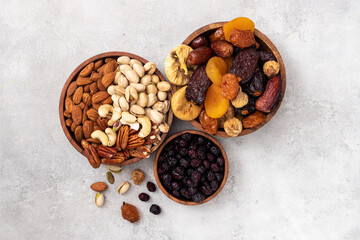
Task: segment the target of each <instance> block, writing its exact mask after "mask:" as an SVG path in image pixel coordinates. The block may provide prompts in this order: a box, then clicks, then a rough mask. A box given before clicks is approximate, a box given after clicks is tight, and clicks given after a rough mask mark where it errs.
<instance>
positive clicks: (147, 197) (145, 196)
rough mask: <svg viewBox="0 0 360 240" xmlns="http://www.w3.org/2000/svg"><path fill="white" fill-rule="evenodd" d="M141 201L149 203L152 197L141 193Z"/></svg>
mask: <svg viewBox="0 0 360 240" xmlns="http://www.w3.org/2000/svg"><path fill="white" fill-rule="evenodd" d="M139 199H140V200H141V201H143V202H147V201H149V199H150V196H149V195H148V194H146V193H140V194H139Z"/></svg>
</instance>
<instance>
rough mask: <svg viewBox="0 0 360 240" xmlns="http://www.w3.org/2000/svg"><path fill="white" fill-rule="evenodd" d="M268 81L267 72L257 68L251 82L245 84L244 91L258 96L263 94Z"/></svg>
mask: <svg viewBox="0 0 360 240" xmlns="http://www.w3.org/2000/svg"><path fill="white" fill-rule="evenodd" d="M266 81H267V77H266V76H265V74H264V73H263V72H262V71H261V70H260V68H256V70H255V73H254V76H253V77H252V78H251V79H250V81H249V82H247V83H246V84H244V85H243V89H244V92H246V93H247V94H250V95H253V96H255V97H258V96H260V95H261V94H263V92H264V90H265V85H266Z"/></svg>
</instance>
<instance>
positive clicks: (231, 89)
mask: <svg viewBox="0 0 360 240" xmlns="http://www.w3.org/2000/svg"><path fill="white" fill-rule="evenodd" d="M238 92H239V80H238V79H237V77H236V76H235V74H231V73H227V74H225V75H224V76H223V77H222V78H221V94H222V95H223V96H224V97H225V98H227V99H229V100H232V99H234V98H235V97H236V95H237V94H238Z"/></svg>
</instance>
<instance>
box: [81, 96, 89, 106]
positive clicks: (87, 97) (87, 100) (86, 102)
mask: <svg viewBox="0 0 360 240" xmlns="http://www.w3.org/2000/svg"><path fill="white" fill-rule="evenodd" d="M82 101H83V102H84V103H85V104H86V105H88V106H89V107H90V106H91V96H90V93H83V96H82Z"/></svg>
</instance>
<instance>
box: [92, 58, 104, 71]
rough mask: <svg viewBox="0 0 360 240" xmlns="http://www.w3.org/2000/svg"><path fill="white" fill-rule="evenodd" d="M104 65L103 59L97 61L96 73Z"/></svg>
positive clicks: (95, 65)
mask: <svg viewBox="0 0 360 240" xmlns="http://www.w3.org/2000/svg"><path fill="white" fill-rule="evenodd" d="M102 63H103V60H102V59H100V60H97V61H96V62H95V64H94V71H96V70H98V69H99V67H101V65H102Z"/></svg>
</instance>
